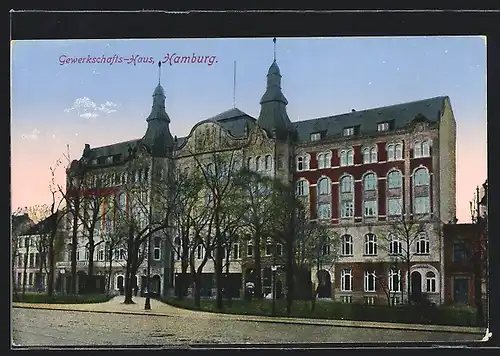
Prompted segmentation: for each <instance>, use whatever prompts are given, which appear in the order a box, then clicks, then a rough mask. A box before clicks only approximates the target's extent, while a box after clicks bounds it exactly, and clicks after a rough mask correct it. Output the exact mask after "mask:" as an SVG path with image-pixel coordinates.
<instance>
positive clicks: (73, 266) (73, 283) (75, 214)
mask: <svg viewBox="0 0 500 356" xmlns="http://www.w3.org/2000/svg"><path fill="white" fill-rule="evenodd" d="M79 205H80V202H79V200H78V199H75V200H74V212H73V234H72V236H71V291H70V292H71V294H73V295H74V294H76V250H77V248H78V213H79V211H78V210H79V208H78V207H79Z"/></svg>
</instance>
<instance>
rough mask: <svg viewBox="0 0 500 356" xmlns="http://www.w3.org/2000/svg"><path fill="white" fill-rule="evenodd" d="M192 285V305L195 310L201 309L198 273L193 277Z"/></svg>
mask: <svg viewBox="0 0 500 356" xmlns="http://www.w3.org/2000/svg"><path fill="white" fill-rule="evenodd" d="M193 282H194V283H193V285H194V305H195V307H197V308H200V307H201V276H200V275H199V274H198V273H196V272H195V273H194V275H193Z"/></svg>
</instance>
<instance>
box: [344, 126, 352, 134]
mask: <svg viewBox="0 0 500 356" xmlns="http://www.w3.org/2000/svg"><path fill="white" fill-rule="evenodd" d="M352 135H354V127H346V128H345V129H344V136H352Z"/></svg>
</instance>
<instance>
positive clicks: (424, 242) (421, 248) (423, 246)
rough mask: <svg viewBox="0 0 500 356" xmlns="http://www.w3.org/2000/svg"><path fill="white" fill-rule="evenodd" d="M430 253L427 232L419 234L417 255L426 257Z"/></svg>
mask: <svg viewBox="0 0 500 356" xmlns="http://www.w3.org/2000/svg"><path fill="white" fill-rule="evenodd" d="M428 253H429V237H428V236H427V234H426V233H425V232H420V233H419V234H418V240H417V254H420V255H425V254H428Z"/></svg>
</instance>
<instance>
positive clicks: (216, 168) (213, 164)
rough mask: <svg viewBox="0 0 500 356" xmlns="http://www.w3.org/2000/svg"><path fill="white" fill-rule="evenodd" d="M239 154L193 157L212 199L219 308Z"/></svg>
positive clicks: (216, 153) (235, 190) (233, 219)
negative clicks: (226, 240) (225, 245)
mask: <svg viewBox="0 0 500 356" xmlns="http://www.w3.org/2000/svg"><path fill="white" fill-rule="evenodd" d="M236 152H237V151H234V150H230V151H219V152H216V151H212V152H209V153H208V154H202V155H199V154H192V157H193V159H194V161H195V165H196V167H197V168H198V170H199V171H200V172H201V174H202V176H203V180H204V185H205V189H206V190H207V193H208V198H209V199H210V205H209V206H210V209H211V210H212V212H213V220H212V221H213V231H211V233H213V234H214V243H215V249H214V250H215V251H214V255H210V256H211V258H212V260H213V262H214V269H215V282H216V286H217V297H216V305H217V308H218V309H222V306H223V295H222V288H223V283H224V282H223V278H222V273H223V265H224V241H223V240H224V236H225V234H226V232H227V230H228V229H231V227H232V225H234V224H235V221H236V217H235V216H234V203H235V201H234V199H235V198H236V196H237V194H238V187H237V184H236V180H235V176H236V175H237V174H238V171H239V170H240V168H241V160H240V158H238V157H237V154H236Z"/></svg>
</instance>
